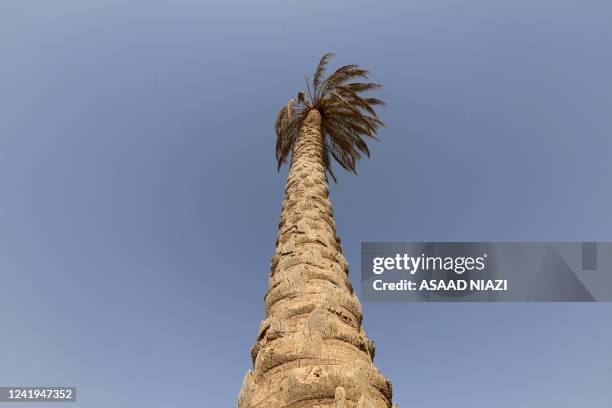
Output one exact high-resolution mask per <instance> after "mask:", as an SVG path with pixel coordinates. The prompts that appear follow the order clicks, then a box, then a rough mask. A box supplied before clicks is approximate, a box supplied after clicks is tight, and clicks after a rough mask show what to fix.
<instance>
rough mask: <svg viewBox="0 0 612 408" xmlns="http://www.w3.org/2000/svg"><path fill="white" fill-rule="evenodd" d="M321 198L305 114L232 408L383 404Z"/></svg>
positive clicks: (319, 148) (317, 147)
mask: <svg viewBox="0 0 612 408" xmlns="http://www.w3.org/2000/svg"><path fill="white" fill-rule="evenodd" d="M328 195H329V190H328V186H327V176H326V174H325V168H324V166H323V137H322V134H321V116H320V114H319V112H318V111H317V110H314V109H313V110H311V111H310V113H309V114H308V117H307V118H306V120H305V122H304V124H303V125H302V128H301V129H300V135H299V140H298V141H297V143H296V145H295V146H294V149H293V157H292V162H291V168H290V170H289V175H288V177H287V183H286V186H285V200H284V203H283V208H282V213H281V219H280V224H279V232H278V239H277V241H276V252H275V254H274V256H273V257H272V268H271V272H270V280H269V285H268V293H267V294H266V296H265V298H264V300H265V306H266V319H265V320H263V321H262V322H261V324H260V326H259V333H258V336H257V341H256V343H255V345H254V346H253V348H252V350H251V356H252V359H253V371H249V372H247V374H246V376H245V377H244V381H243V385H242V390H241V391H240V395H239V397H238V408H280V407H287V408H307V407H308V408H313V407H317V408H323V407H331V408H389V407H392V402H391V383H390V382H389V381H388V380H387V379H386V378H385V377H384V376H383V375H382V374H380V372H379V371H378V369H377V368H376V367H375V366H374V364H373V358H374V344H373V342H372V341H371V340H369V339H368V338H367V337H366V335H365V332H364V331H363V329H362V328H361V319H362V314H361V305H360V303H359V300H358V299H357V297H356V296H355V294H354V293H353V288H352V286H351V283H350V281H349V279H348V264H347V262H346V260H345V259H344V256H343V255H342V248H341V247H340V239H339V238H338V237H337V236H336V228H335V222H334V216H333V212H332V207H331V203H330V201H329V199H328Z"/></svg>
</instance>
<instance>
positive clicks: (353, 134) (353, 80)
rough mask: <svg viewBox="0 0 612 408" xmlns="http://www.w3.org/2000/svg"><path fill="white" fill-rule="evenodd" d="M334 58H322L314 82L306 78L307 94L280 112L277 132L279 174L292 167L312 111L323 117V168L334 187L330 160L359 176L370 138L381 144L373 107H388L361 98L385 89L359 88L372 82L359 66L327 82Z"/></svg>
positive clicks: (338, 72) (340, 71)
mask: <svg viewBox="0 0 612 408" xmlns="http://www.w3.org/2000/svg"><path fill="white" fill-rule="evenodd" d="M333 56H334V54H332V53H327V54H325V55H323V57H322V58H321V61H319V64H318V65H317V69H316V70H315V74H314V76H313V79H312V82H311V81H309V80H308V78H306V88H307V92H304V91H300V92H298V95H297V98H296V99H291V100H289V102H288V103H287V105H285V106H283V107H282V108H281V110H280V111H279V112H278V115H277V117H276V126H275V128H276V160H277V161H278V169H280V167H281V166H282V165H283V163H286V162H287V160H288V158H289V155H290V153H291V151H292V148H293V146H294V144H295V143H296V141H297V139H298V136H299V132H300V128H301V126H302V123H303V122H304V120H305V119H306V117H307V116H308V113H309V112H310V111H311V110H313V109H316V110H317V111H319V113H320V115H321V133H322V136H323V163H324V165H325V169H326V171H327V172H328V173H329V174H330V175H331V177H332V178H333V179H334V181H336V177H335V176H334V173H333V171H332V168H331V159H330V156H331V157H333V159H334V160H335V161H337V162H338V163H339V164H340V165H341V166H342V167H343V168H344V169H346V170H349V171H352V172H354V173H356V165H357V161H358V160H359V159H360V158H361V157H362V155H363V154H365V155H366V156H368V157H370V151H369V149H368V145H367V143H366V138H372V139H376V140H378V139H377V137H376V134H377V131H378V128H380V127H381V126H384V123H383V121H382V120H381V119H380V118H379V116H378V114H377V113H376V111H375V110H374V106H375V105H384V102H383V101H381V100H380V99H377V98H372V97H364V96H362V95H361V93H363V92H367V91H371V90H375V89H378V88H380V87H381V85H380V84H377V83H373V82H359V79H360V78H362V79H367V77H368V74H369V71H367V70H365V69H362V68H360V67H359V66H358V65H354V64H351V65H344V66H342V67H340V68H338V69H337V70H336V71H335V72H334V73H333V74H331V75H329V76H328V77H327V78H325V79H324V74H325V69H326V68H327V65H328V63H329V60H330V59H331V58H332V57H333Z"/></svg>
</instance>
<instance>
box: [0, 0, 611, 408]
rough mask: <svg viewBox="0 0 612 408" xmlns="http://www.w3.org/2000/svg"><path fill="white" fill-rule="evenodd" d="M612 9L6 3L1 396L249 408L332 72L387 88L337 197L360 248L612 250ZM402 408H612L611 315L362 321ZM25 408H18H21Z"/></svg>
mask: <svg viewBox="0 0 612 408" xmlns="http://www.w3.org/2000/svg"><path fill="white" fill-rule="evenodd" d="M611 20H612V3H610V2H609V1H608V0H602V1H596V0H589V1H584V2H580V3H578V2H573V1H564V0H560V1H536V2H533V1H496V2H490V1H476V0H470V1H463V2H456V1H440V0H433V1H432V0H428V1H425V0H417V1H410V2H390V1H381V2H354V1H353V2H350V3H349V2H347V1H335V2H323V1H310V2H287V1H264V2H257V4H255V3H253V2H221V1H187V0H178V1H173V2H163V1H147V2H144V1H130V2H119V1H112V0H111V1H66V0H58V1H54V2H46V1H30V2H24V1H12V0H5V1H3V2H2V3H1V4H0V55H1V60H2V63H0V92H1V93H0V94H1V95H2V97H0V197H1V198H0V274H1V275H0V276H1V277H2V279H3V284H2V285H1V289H0V290H1V293H0V320H1V321H2V322H3V324H4V326H3V331H2V333H3V335H2V336H0V366H1V367H2V369H1V370H0V385H18V384H25V385H29V384H31V385H49V384H58V385H62V384H65V385H75V386H77V388H78V400H79V401H78V402H77V403H76V404H74V406H75V407H107V406H114V407H117V408H122V407H130V408H133V407H166V406H186V407H196V406H205V407H206V406H219V407H220V406H232V405H233V404H234V402H235V398H236V395H237V393H238V391H239V388H240V383H241V380H242V376H243V375H244V373H245V372H246V370H247V369H249V368H250V356H249V349H250V347H251V345H252V344H253V342H254V340H255V335H256V331H257V327H258V325H259V321H260V320H261V319H262V318H263V313H264V310H263V295H264V293H265V290H266V281H267V276H268V272H269V260H270V257H271V255H272V253H273V249H274V247H273V245H274V241H275V239H276V228H277V225H278V218H279V211H280V206H281V202H282V192H283V183H284V177H285V175H286V169H284V170H282V171H281V172H280V174H277V172H276V170H275V161H274V143H275V140H274V138H275V135H274V129H273V122H274V118H275V115H276V112H277V110H278V109H279V108H280V107H281V106H282V105H283V104H285V103H286V101H287V100H288V99H289V98H290V97H293V96H294V95H295V92H296V91H297V90H299V89H301V88H303V86H304V85H303V77H304V75H311V74H312V71H313V70H314V67H315V65H316V63H317V61H318V59H319V58H320V56H321V55H322V54H323V53H324V52H327V51H334V52H336V54H337V57H336V58H335V60H334V61H333V63H332V68H333V67H336V66H337V64H345V63H358V64H360V65H363V66H365V67H367V68H369V69H370V70H371V71H372V79H373V80H375V81H378V82H382V83H383V84H384V85H385V87H384V88H383V89H382V90H381V91H380V92H379V96H380V97H382V98H383V99H385V100H386V101H387V102H388V106H387V107H386V108H385V109H384V110H383V111H382V116H383V117H384V119H385V120H386V122H387V124H388V127H387V128H386V129H383V131H382V132H381V134H380V136H381V139H382V141H381V142H380V143H376V144H374V145H373V146H372V150H373V159H372V160H370V161H364V162H362V163H360V165H359V168H358V170H359V176H358V177H355V176H352V175H349V174H343V173H340V175H339V183H338V184H337V185H335V186H332V189H331V190H332V192H331V194H332V201H333V203H334V209H335V214H336V220H337V228H338V233H339V234H340V236H341V237H342V242H343V246H344V250H345V253H346V256H347V258H348V260H349V262H350V264H351V265H352V268H351V270H352V279H353V282H354V283H355V286H356V287H357V286H358V285H357V282H358V281H359V276H358V274H359V253H358V251H359V247H360V242H361V241H445V240H466V241H503V240H510V241H529V240H535V241H582V240H608V241H609V240H612V236H611V233H610V232H611V231H612V218H611V217H610V211H609V209H610V208H611V205H612V192H611V189H610V182H609V180H610V174H612V162H611V161H610V159H609V158H610V152H611V151H612V138H611V137H610V129H612V114H611V109H612V76H611V74H610V73H611V72H612V49H611V48H610V47H609V44H610V43H612V25H610V21H611ZM364 311H365V320H364V325H365V329H366V332H367V333H368V335H369V336H370V337H371V338H372V339H374V341H375V342H376V344H377V359H376V364H377V365H378V366H379V367H380V368H381V370H382V371H383V372H384V373H385V374H386V375H387V376H389V377H390V378H391V380H392V382H393V385H394V390H395V396H396V397H395V400H396V402H397V403H398V404H399V405H400V406H403V407H409V406H428V407H442V406H453V407H470V408H475V407H489V406H495V407H499V408H506V407H507V408H509V407H517V406H520V407H523V408H531V407H533V408H535V407H538V408H547V407H551V408H552V407H555V408H559V407H575V406H584V407H589V408H607V407H609V402H610V400H612V391H611V388H610V387H609V378H610V376H611V374H612V349H611V348H610V344H612V326H611V325H610V324H609V323H610V316H611V313H612V305H610V304H426V303H419V304H412V303H364ZM7 407H9V405H7Z"/></svg>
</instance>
